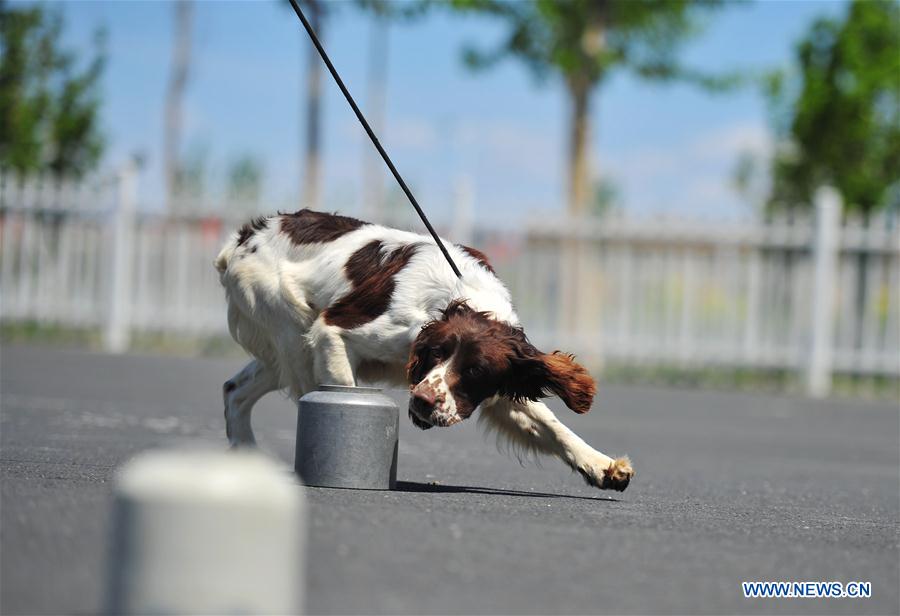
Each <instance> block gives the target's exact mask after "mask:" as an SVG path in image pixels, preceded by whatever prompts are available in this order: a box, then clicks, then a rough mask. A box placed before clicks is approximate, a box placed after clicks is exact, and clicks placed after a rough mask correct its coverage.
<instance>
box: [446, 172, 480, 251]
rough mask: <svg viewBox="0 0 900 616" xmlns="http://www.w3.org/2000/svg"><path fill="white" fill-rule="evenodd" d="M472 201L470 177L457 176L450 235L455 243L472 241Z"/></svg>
mask: <svg viewBox="0 0 900 616" xmlns="http://www.w3.org/2000/svg"><path fill="white" fill-rule="evenodd" d="M474 201H475V200H474V195H473V190H472V179H471V178H470V177H469V176H467V175H466V176H462V177H460V178H458V179H457V181H456V187H455V190H454V191H453V224H452V227H451V233H452V235H451V236H450V237H451V238H453V241H454V242H456V243H457V244H465V245H468V244H469V243H471V241H472V225H473V213H474Z"/></svg>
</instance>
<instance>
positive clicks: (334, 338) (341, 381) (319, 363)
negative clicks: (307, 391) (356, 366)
mask: <svg viewBox="0 0 900 616" xmlns="http://www.w3.org/2000/svg"><path fill="white" fill-rule="evenodd" d="M342 332H343V330H342V329H341V328H340V327H336V326H334V325H328V324H327V323H325V319H323V318H322V317H321V316H320V317H319V318H318V319H316V321H315V323H313V325H312V327H311V328H310V330H309V334H308V339H309V343H310V348H312V353H313V371H314V376H315V379H316V383H318V384H320V385H348V386H351V387H352V386H354V385H356V377H355V375H354V373H353V365H352V364H351V362H350V356H349V355H348V353H347V345H346V343H345V342H344V338H343V336H342V335H341V334H342Z"/></svg>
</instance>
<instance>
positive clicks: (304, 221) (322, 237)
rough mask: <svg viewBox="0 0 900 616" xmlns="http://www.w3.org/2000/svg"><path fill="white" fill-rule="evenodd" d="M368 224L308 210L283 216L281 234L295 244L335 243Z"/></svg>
mask: <svg viewBox="0 0 900 616" xmlns="http://www.w3.org/2000/svg"><path fill="white" fill-rule="evenodd" d="M367 224H369V223H367V222H363V221H362V220H357V219H356V218H350V217H349V216H340V215H338V214H326V213H325V212H314V211H313V210H307V209H303V210H300V211H298V212H294V213H293V214H282V215H281V232H282V233H284V234H285V235H287V236H288V237H290V238H291V241H292V242H293V243H295V244H318V243H323V242H333V241H334V240H336V239H338V238H339V237H341V236H342V235H345V234H347V233H350V232H351V231H356V230H357V229H359V228H360V227H362V226H364V225H367Z"/></svg>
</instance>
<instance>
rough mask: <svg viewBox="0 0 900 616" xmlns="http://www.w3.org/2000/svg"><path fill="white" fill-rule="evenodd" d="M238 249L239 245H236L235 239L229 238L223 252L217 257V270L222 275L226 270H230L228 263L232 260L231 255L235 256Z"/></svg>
mask: <svg viewBox="0 0 900 616" xmlns="http://www.w3.org/2000/svg"><path fill="white" fill-rule="evenodd" d="M236 247H237V244H235V239H234V238H233V237H232V238H229V239H228V242H226V244H225V246H223V247H222V250H221V252H219V256H218V257H216V261H215V265H216V270H217V271H218V272H219V273H220V274H224V273H225V270H226V269H228V261H229V259H231V255H233V254H234V251H235V248H236Z"/></svg>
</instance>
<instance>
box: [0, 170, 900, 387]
mask: <svg viewBox="0 0 900 616" xmlns="http://www.w3.org/2000/svg"><path fill="white" fill-rule="evenodd" d="M133 180H134V173H133V172H132V171H129V170H126V171H124V172H123V173H121V174H119V175H118V176H117V177H116V178H113V179H111V180H110V181H107V182H98V183H83V184H80V185H69V184H62V185H59V184H55V183H52V182H46V183H41V182H25V183H21V182H19V181H17V180H14V179H11V178H9V177H4V176H0V213H2V218H0V318H2V319H3V321H4V322H6V323H10V322H22V321H34V322H38V323H41V324H48V325H61V326H66V327H86V328H99V329H102V331H103V332H104V333H105V341H106V346H107V348H108V349H109V350H112V351H121V350H124V349H127V348H128V346H129V339H130V335H131V334H132V333H136V332H140V333H171V334H176V335H182V334H183V335H211V334H213V335H214V334H225V333H226V322H225V310H224V302H223V293H222V290H221V288H220V286H219V282H218V276H217V274H216V272H215V270H214V269H213V266H212V261H213V258H214V257H215V255H216V254H217V252H218V249H219V247H220V246H221V243H222V241H223V240H224V238H225V236H227V235H228V233H230V232H231V231H232V230H233V229H234V228H236V227H237V226H238V225H239V224H240V223H241V222H242V221H241V220H237V219H228V218H227V217H223V216H221V215H220V214H217V215H209V216H199V215H195V216H191V217H184V216H182V217H177V216H163V215H154V214H148V213H143V212H137V211H136V210H135V199H136V195H135V189H134V182H133ZM839 210H840V205H839V203H838V202H837V199H836V197H834V196H833V195H831V196H829V195H828V194H827V193H826V194H823V196H822V198H821V199H820V202H819V203H818V204H817V208H816V212H817V216H816V217H815V218H809V219H793V220H788V219H775V220H771V221H765V222H763V221H760V222H755V223H740V224H731V225H722V224H710V223H701V222H698V221H688V220H642V221H641V220H634V219H623V218H609V219H603V220H590V221H578V222H577V223H574V222H572V221H565V220H559V221H549V222H548V221H541V222H540V223H536V224H532V225H528V230H527V231H526V232H509V231H497V230H494V231H490V230H485V229H474V230H472V232H471V235H472V237H474V238H475V240H474V243H475V244H476V245H477V246H478V247H479V248H480V249H482V250H484V251H485V252H487V253H488V254H489V255H490V256H491V258H492V261H493V262H494V265H495V267H496V269H497V270H498V272H499V274H500V275H501V277H502V278H503V279H504V280H505V281H506V282H507V284H509V286H510V288H511V290H512V293H513V297H514V299H515V301H516V305H517V308H518V310H519V313H520V315H521V317H522V320H523V322H524V324H525V326H526V330H527V331H528V332H529V335H530V336H531V338H532V339H533V340H534V341H535V342H536V343H537V344H539V345H543V346H544V347H548V348H560V349H564V350H566V351H570V352H574V353H576V354H578V355H579V356H580V357H582V358H584V359H586V360H588V361H595V362H603V361H615V362H619V363H641V364H661V365H678V366H713V365H716V366H719V365H725V366H732V367H737V368H741V367H746V368H780V369H787V370H795V371H798V372H803V373H805V375H806V382H807V387H808V391H809V392H810V393H811V394H814V395H823V394H825V393H827V391H828V389H829V384H830V376H831V374H832V373H833V372H840V373H848V374H862V375H884V376H889V377H897V376H900V229H898V226H897V222H898V221H897V220H896V218H894V219H890V218H887V217H882V218H877V219H873V220H870V221H869V222H868V223H867V224H863V223H861V222H859V221H853V220H842V216H841V214H840V211H839ZM456 232H460V231H459V230H458V229H457V230H456Z"/></svg>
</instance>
